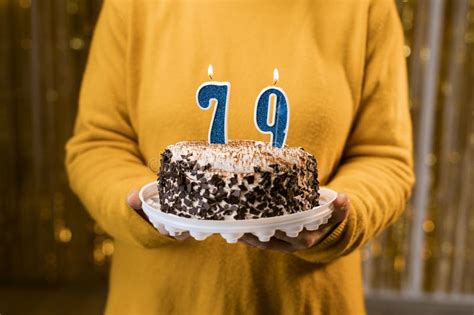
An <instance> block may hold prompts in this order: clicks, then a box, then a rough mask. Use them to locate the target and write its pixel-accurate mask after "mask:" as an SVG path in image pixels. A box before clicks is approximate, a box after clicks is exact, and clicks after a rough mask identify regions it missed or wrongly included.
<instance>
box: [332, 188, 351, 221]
mask: <svg viewBox="0 0 474 315" xmlns="http://www.w3.org/2000/svg"><path fill="white" fill-rule="evenodd" d="M349 205H350V201H349V198H348V197H347V194H345V193H339V194H338V195H337V198H336V200H334V203H333V206H334V211H333V213H332V215H331V218H330V219H329V222H328V223H330V224H337V223H339V222H342V221H343V220H344V219H345V218H346V216H347V212H348V210H349Z"/></svg>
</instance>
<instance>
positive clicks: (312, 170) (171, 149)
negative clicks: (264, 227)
mask: <svg viewBox="0 0 474 315" xmlns="http://www.w3.org/2000/svg"><path fill="white" fill-rule="evenodd" d="M318 190H319V183H318V172H317V162H316V159H315V158H314V157H313V156H312V155H311V154H309V153H308V152H306V151H304V150H303V149H302V148H295V147H288V146H285V147H283V148H281V149H280V148H274V147H272V146H271V145H270V144H267V143H263V142H258V141H243V140H242V141H230V142H229V143H228V144H208V143H207V142H205V141H193V142H178V143H176V144H174V145H170V146H168V147H167V148H166V150H165V151H164V152H163V153H162V156H161V166H160V171H159V178H158V191H159V195H160V205H161V211H163V212H166V213H171V214H175V215H178V216H182V217H186V218H196V219H207V220H243V219H257V218H265V217H274V216H281V215H285V214H291V213H296V212H300V211H305V210H309V209H311V208H313V207H315V206H318V205H319V193H318Z"/></svg>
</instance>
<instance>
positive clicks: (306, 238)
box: [274, 230, 322, 250]
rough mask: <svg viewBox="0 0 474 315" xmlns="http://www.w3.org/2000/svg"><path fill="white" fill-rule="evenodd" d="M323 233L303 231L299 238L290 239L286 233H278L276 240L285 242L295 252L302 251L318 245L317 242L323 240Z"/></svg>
mask: <svg viewBox="0 0 474 315" xmlns="http://www.w3.org/2000/svg"><path fill="white" fill-rule="evenodd" d="M321 234H322V233H321V232H320V231H319V230H318V231H307V230H303V231H301V232H300V233H299V234H298V236H296V237H289V236H287V235H286V233H285V232H282V231H276V232H275V235H274V237H275V238H276V239H279V240H282V241H285V242H287V243H289V244H291V245H292V246H293V248H295V250H302V249H307V248H310V247H312V246H314V244H316V243H317V241H318V240H319V239H320V238H321Z"/></svg>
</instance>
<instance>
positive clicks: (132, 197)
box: [127, 189, 142, 210]
mask: <svg viewBox="0 0 474 315" xmlns="http://www.w3.org/2000/svg"><path fill="white" fill-rule="evenodd" d="M127 203H128V205H129V206H130V207H131V208H133V209H135V210H140V209H141V208H142V202H141V201H140V198H139V197H138V191H137V190H136V189H134V190H132V191H131V192H130V193H129V194H128V197H127Z"/></svg>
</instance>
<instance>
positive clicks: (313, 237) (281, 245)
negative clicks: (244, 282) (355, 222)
mask: <svg viewBox="0 0 474 315" xmlns="http://www.w3.org/2000/svg"><path fill="white" fill-rule="evenodd" d="M333 205H334V211H333V212H332V216H331V218H330V219H329V221H328V222H327V223H326V224H323V225H321V226H320V227H319V229H318V230H316V231H308V230H305V229H304V230H303V231H301V232H300V233H299V234H298V236H297V237H289V236H287V235H286V233H285V232H282V231H276V233H275V235H274V236H273V237H272V238H271V239H270V241H268V242H260V241H259V240H258V238H257V237H256V236H254V235H253V234H245V235H244V236H242V237H241V238H240V239H239V242H241V243H243V244H246V245H248V246H251V247H255V248H258V249H268V250H275V251H279V252H284V253H293V252H295V251H297V250H303V249H308V248H311V247H313V246H315V245H317V244H318V243H319V242H320V241H321V240H323V239H324V238H325V237H326V236H327V235H329V233H331V232H332V231H333V230H334V229H335V228H336V227H337V226H338V225H339V223H341V222H342V221H343V220H344V219H345V218H346V216H347V211H348V209H349V199H348V198H347V195H346V194H345V193H339V194H338V195H337V198H336V200H334V203H333Z"/></svg>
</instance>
